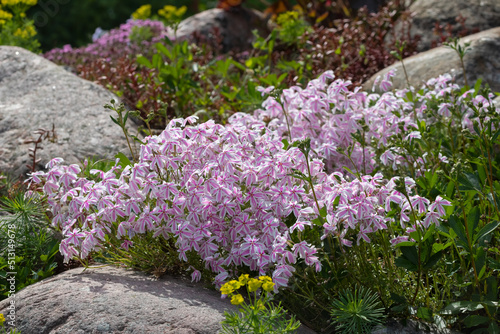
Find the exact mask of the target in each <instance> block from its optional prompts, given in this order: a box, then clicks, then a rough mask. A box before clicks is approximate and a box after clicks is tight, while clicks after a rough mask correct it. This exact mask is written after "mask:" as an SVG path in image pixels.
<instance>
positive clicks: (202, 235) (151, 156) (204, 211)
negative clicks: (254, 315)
mask: <svg viewBox="0 0 500 334" xmlns="http://www.w3.org/2000/svg"><path fill="white" fill-rule="evenodd" d="M188 120H192V118H191V119H188ZM185 122H186V120H173V121H171V122H170V124H169V126H168V127H167V129H166V130H165V131H163V132H162V134H160V135H159V136H152V137H148V138H146V139H145V142H146V145H143V146H142V147H141V152H140V160H139V162H138V163H136V164H134V165H133V166H128V167H126V168H125V169H123V170H121V171H120V170H119V167H118V166H116V167H114V168H112V169H111V170H110V171H108V172H105V173H104V172H101V171H97V170H95V171H93V172H94V173H97V174H98V175H99V176H100V179H101V181H99V182H94V181H90V180H87V179H85V178H81V177H79V176H78V174H79V173H80V168H79V167H78V166H76V165H71V166H65V165H62V164H61V160H60V159H54V160H52V161H51V162H50V164H49V165H48V168H49V171H48V172H46V173H45V172H36V173H34V174H33V175H32V178H33V181H34V182H35V183H41V184H43V191H44V193H45V194H46V195H47V198H48V203H49V205H50V206H51V210H52V214H53V215H54V218H53V224H54V226H56V227H58V228H60V229H61V230H62V231H63V234H64V236H65V239H64V240H63V241H62V242H61V246H60V250H61V253H62V254H63V255H64V257H65V259H66V260H69V259H70V258H72V257H75V256H76V257H80V258H85V257H87V256H88V254H89V253H90V252H91V251H93V250H95V249H98V248H99V247H100V245H102V242H103V241H104V235H105V234H107V233H110V232H111V231H112V230H116V231H117V236H118V237H119V238H123V240H124V243H123V245H122V247H124V248H127V247H129V246H130V245H131V239H132V238H133V237H134V236H135V235H136V234H140V233H145V232H146V231H152V232H154V235H155V236H157V237H164V238H171V237H174V238H175V239H176V246H177V248H178V252H179V258H180V259H182V260H187V256H186V253H187V252H189V251H195V252H197V253H198V255H199V256H200V257H201V258H202V259H203V260H204V261H205V263H206V266H207V268H210V269H211V270H212V271H213V272H215V273H218V274H219V275H218V278H217V280H218V282H219V283H220V282H222V281H223V280H224V279H225V278H226V277H227V276H228V272H227V270H226V268H230V267H233V266H240V265H244V266H247V267H249V268H250V269H251V270H258V271H259V272H260V273H262V274H264V273H266V272H269V271H270V270H271V268H274V267H275V268H276V269H279V271H277V270H275V271H274V277H276V278H277V279H279V278H280V277H281V278H282V280H281V282H286V281H287V280H288V278H289V277H290V275H291V272H292V271H293V268H292V267H291V266H290V264H291V263H294V262H295V261H296V254H294V253H292V252H291V251H289V250H287V249H286V248H287V247H285V246H286V240H288V239H289V236H288V228H287V226H286V225H285V224H284V222H283V221H284V219H285V218H286V217H287V216H288V215H290V213H291V212H295V214H296V215H297V216H299V217H300V210H302V209H303V208H304V207H310V206H311V201H312V200H311V196H310V194H309V193H308V191H307V190H306V185H305V184H304V181H302V180H299V179H296V178H294V177H292V176H290V174H291V173H292V169H298V170H301V171H302V172H306V166H305V163H304V161H305V159H304V156H303V155H302V153H301V152H300V151H299V150H298V149H296V148H293V149H290V150H283V149H282V146H283V144H282V143H281V141H280V138H279V137H278V136H276V134H275V133H273V132H267V131H265V129H263V128H261V127H257V126H256V127H253V128H251V127H246V126H244V125H243V123H242V124H238V123H236V124H233V125H230V126H226V127H224V126H222V125H219V124H215V123H214V122H207V123H204V124H200V125H198V126H194V127H189V126H188V127H184V128H183V126H184V125H185ZM263 131H264V134H262V132H263ZM315 163H316V164H317V167H316V168H313V171H312V174H313V177H314V178H319V179H321V178H323V177H324V176H325V174H324V173H323V172H322V164H321V163H320V162H315ZM304 249H305V250H306V251H308V252H309V253H312V252H313V251H312V247H311V246H309V245H307V246H306V247H305V248H304ZM310 261H311V262H312V263H315V262H318V260H317V258H316V259H310Z"/></svg>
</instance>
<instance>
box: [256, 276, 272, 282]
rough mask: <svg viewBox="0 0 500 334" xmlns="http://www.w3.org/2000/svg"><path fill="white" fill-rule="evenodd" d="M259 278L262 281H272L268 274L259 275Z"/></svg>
mask: <svg viewBox="0 0 500 334" xmlns="http://www.w3.org/2000/svg"><path fill="white" fill-rule="evenodd" d="M259 280H260V281H262V283H265V282H272V281H273V279H272V278H271V277H269V276H260V277H259Z"/></svg>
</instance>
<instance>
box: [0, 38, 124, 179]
mask: <svg viewBox="0 0 500 334" xmlns="http://www.w3.org/2000/svg"><path fill="white" fill-rule="evenodd" d="M111 99H115V100H117V101H118V98H117V97H116V96H115V95H114V94H112V93H110V92H109V91H107V90H106V89H104V88H102V87H100V86H98V85H96V84H94V83H92V82H89V81H87V80H83V79H80V78H78V77H77V76H75V75H73V74H71V73H69V72H67V71H65V70H64V69H63V68H62V67H59V66H57V65H55V64H53V63H51V62H50V61H48V60H46V59H44V58H42V57H40V56H38V55H35V54H34V53H31V52H29V51H27V50H25V49H22V48H18V47H12V46H0V171H2V172H7V173H10V174H12V175H13V176H15V177H17V176H21V175H24V174H25V173H26V172H27V171H28V168H27V167H26V166H25V165H26V164H28V163H29V164H30V165H31V163H32V160H31V159H30V157H29V149H30V148H33V147H34V144H32V143H29V144H25V143H24V141H26V140H29V139H37V138H38V135H35V134H34V133H33V132H34V131H36V130H37V129H40V128H45V129H48V130H51V129H52V126H54V130H55V134H56V137H55V138H54V142H50V141H48V140H44V141H43V142H42V143H41V146H42V147H43V150H39V151H38V152H37V158H41V161H40V162H39V163H38V167H39V168H41V167H43V166H45V164H46V163H47V162H48V161H49V160H50V159H52V158H55V157H62V158H63V159H64V160H65V161H66V162H67V163H79V162H80V161H81V160H83V159H85V158H89V157H93V156H95V157H97V158H113V157H114V155H115V154H116V153H118V152H123V153H125V154H128V149H127V145H126V141H125V137H124V135H123V133H122V130H121V129H120V128H119V127H118V126H117V125H116V124H114V123H113V122H112V121H111V119H110V118H109V116H110V115H112V113H111V112H106V111H105V109H104V107H103V106H104V105H105V104H108V103H109V102H110V100H111ZM113 116H114V115H113ZM129 123H130V122H129ZM131 124H132V123H131Z"/></svg>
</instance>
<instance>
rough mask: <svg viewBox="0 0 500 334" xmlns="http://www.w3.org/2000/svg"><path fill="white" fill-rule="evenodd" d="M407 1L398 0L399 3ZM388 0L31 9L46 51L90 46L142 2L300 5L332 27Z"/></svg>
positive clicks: (75, 4)
mask: <svg viewBox="0 0 500 334" xmlns="http://www.w3.org/2000/svg"><path fill="white" fill-rule="evenodd" d="M400 1H403V0H396V3H399V2H400ZM385 3H386V1H385V0H148V1H145V0H39V1H38V4H37V5H36V6H34V7H32V8H31V9H30V10H29V11H28V13H27V14H28V17H30V18H32V19H33V20H34V22H35V27H36V29H37V31H38V36H37V37H38V40H39V42H40V44H41V49H42V51H43V52H46V51H48V50H51V49H53V48H56V47H62V46H64V45H66V44H70V45H71V46H73V47H80V46H83V45H87V44H88V43H90V42H91V41H92V35H93V33H94V32H95V31H96V29H97V28H98V27H99V28H101V29H103V30H109V29H112V28H116V27H118V26H119V25H120V24H122V23H125V21H126V20H127V19H129V18H130V16H131V14H132V13H133V12H134V11H135V10H137V8H139V7H140V6H142V5H145V4H150V5H151V6H152V8H151V9H152V12H157V11H158V10H159V9H161V8H162V7H163V6H165V5H172V6H175V7H178V8H179V7H182V6H186V7H187V8H188V10H187V12H186V14H185V16H184V17H185V18H186V17H189V16H191V15H194V14H196V13H198V12H200V11H204V10H207V9H210V8H216V7H219V8H226V9H227V8H230V7H233V6H236V7H237V6H240V5H241V4H242V5H243V6H244V7H247V8H252V9H257V10H260V11H264V12H265V13H267V14H269V15H270V16H272V15H274V14H277V13H280V12H284V11H287V10H291V9H292V8H293V7H294V6H300V7H301V9H302V11H303V12H304V13H306V16H307V18H308V19H309V21H311V22H310V23H312V24H315V23H318V19H319V21H320V22H321V25H323V26H329V27H332V26H333V25H334V24H333V22H334V20H336V19H343V18H349V17H352V16H355V14H356V9H358V8H361V7H362V6H365V5H366V6H367V7H368V10H369V11H370V12H375V11H377V9H378V7H381V6H382V5H384V4H385Z"/></svg>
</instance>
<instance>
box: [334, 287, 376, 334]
mask: <svg viewBox="0 0 500 334" xmlns="http://www.w3.org/2000/svg"><path fill="white" fill-rule="evenodd" d="M384 312H385V308H384V307H382V304H381V302H380V300H379V298H378V296H377V294H376V293H374V292H372V291H371V290H370V289H368V288H365V287H363V286H361V287H355V288H354V292H353V291H351V290H344V291H342V292H341V293H340V294H339V296H338V297H337V299H335V300H334V301H333V302H332V310H331V315H332V320H333V322H334V323H336V324H337V327H336V329H337V331H339V332H340V333H346V334H348V333H349V334H355V333H369V332H370V330H371V328H372V327H373V326H375V325H378V324H382V323H383V320H384V318H385V315H384Z"/></svg>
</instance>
